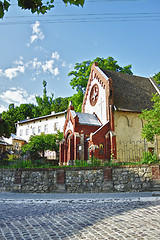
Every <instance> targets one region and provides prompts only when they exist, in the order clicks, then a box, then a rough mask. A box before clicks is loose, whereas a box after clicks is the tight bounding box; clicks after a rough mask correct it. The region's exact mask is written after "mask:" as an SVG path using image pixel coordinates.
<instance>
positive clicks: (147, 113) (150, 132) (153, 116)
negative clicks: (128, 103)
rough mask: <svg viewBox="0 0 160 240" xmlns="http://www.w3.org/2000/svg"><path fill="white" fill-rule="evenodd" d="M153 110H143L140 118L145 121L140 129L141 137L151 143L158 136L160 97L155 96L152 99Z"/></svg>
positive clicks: (159, 129) (159, 132)
mask: <svg viewBox="0 0 160 240" xmlns="http://www.w3.org/2000/svg"><path fill="white" fill-rule="evenodd" d="M152 102H154V104H153V108H152V109H150V110H147V109H145V110H143V111H142V114H141V116H140V118H141V119H143V120H145V124H144V126H143V129H142V137H143V138H146V139H147V141H150V142H152V141H153V140H154V136H155V135H160V95H158V94H155V95H154V96H153V98H152Z"/></svg>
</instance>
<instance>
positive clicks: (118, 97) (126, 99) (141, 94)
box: [101, 69, 157, 112]
mask: <svg viewBox="0 0 160 240" xmlns="http://www.w3.org/2000/svg"><path fill="white" fill-rule="evenodd" d="M101 70H102V71H103V72H104V73H105V74H106V76H107V77H109V78H112V80H113V87H114V105H115V107H116V108H117V109H118V110H125V111H133V112H141V110H142V109H146V108H148V109H151V108H152V105H153V103H152V102H151V98H152V93H153V94H155V93H156V92H157V91H156V89H155V87H154V86H153V84H152V83H151V81H150V79H149V78H145V77H139V76H135V75H129V74H125V73H119V72H113V71H110V70H104V69H101Z"/></svg>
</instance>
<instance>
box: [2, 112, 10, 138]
mask: <svg viewBox="0 0 160 240" xmlns="http://www.w3.org/2000/svg"><path fill="white" fill-rule="evenodd" d="M10 135H11V131H10V126H9V123H8V121H5V120H3V119H2V118H1V117H0V137H2V136H3V137H6V138H9V137H10Z"/></svg>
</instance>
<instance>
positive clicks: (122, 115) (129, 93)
mask: <svg viewBox="0 0 160 240" xmlns="http://www.w3.org/2000/svg"><path fill="white" fill-rule="evenodd" d="M155 93H158V94H160V89H159V87H158V85H157V84H156V83H155V82H154V80H153V79H151V78H144V77H139V76H134V75H129V74H124V73H119V72H114V71H110V70H104V69H100V68H99V67H98V64H97V63H94V64H93V65H92V67H91V72H90V76H89V80H88V84H87V87H86V92H85V95H84V99H83V104H82V113H79V112H75V111H74V106H72V103H70V106H69V108H68V111H67V117H66V120H65V124H64V139H63V140H62V141H61V143H60V159H59V164H60V165H68V164H72V163H73V161H74V160H76V159H84V160H88V159H89V158H92V157H93V156H94V157H96V158H98V159H102V160H110V159H111V158H112V159H115V160H117V161H131V160H132V161H136V160H138V159H139V158H140V157H141V156H142V153H143V152H144V150H146V147H147V149H149V150H154V151H157V149H155V148H156V146H155V144H154V143H152V144H151V143H146V141H145V140H142V138H141V131H142V127H143V121H142V120H141V119H140V118H139V115H140V113H141V111H142V109H146V108H147V109H151V108H152V102H151V98H152V94H155Z"/></svg>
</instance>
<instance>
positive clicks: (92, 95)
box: [90, 84, 99, 106]
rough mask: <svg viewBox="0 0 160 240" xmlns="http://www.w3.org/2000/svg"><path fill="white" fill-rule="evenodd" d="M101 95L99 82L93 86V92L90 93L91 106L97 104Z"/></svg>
mask: <svg viewBox="0 0 160 240" xmlns="http://www.w3.org/2000/svg"><path fill="white" fill-rule="evenodd" d="M98 96H99V87H98V85H97V84H94V85H93V87H92V88H91V93H90V104H91V106H95V105H96V103H97V100H98Z"/></svg>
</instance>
